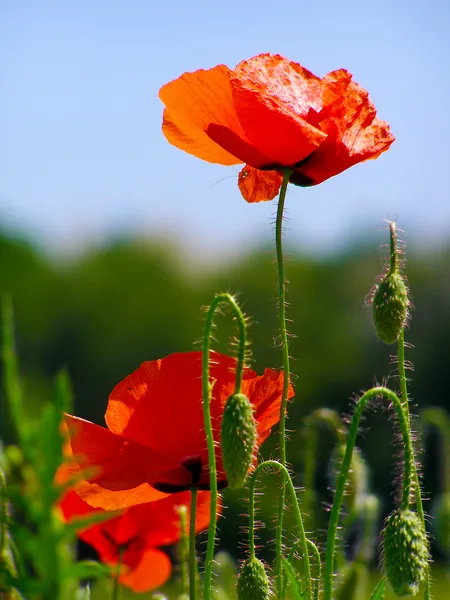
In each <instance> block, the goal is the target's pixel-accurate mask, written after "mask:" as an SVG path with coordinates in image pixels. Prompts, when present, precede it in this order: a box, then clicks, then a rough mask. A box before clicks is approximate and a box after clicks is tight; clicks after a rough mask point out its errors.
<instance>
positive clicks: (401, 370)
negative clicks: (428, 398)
mask: <svg viewBox="0 0 450 600" xmlns="http://www.w3.org/2000/svg"><path fill="white" fill-rule="evenodd" d="M391 254H392V253H391ZM397 355H398V376H399V379H400V392H401V400H402V406H403V411H404V413H405V418H406V422H407V425H408V430H409V438H410V439H411V419H410V414H409V399H408V383H407V380H406V369H405V330H404V329H402V330H401V331H400V334H399V336H398V342H397ZM405 468H406V465H405ZM412 479H413V487H414V495H415V500H416V509H417V512H418V514H419V517H420V520H421V521H422V525H423V527H424V529H426V521H425V513H424V511H423V504H422V494H421V492H420V481H419V474H418V473H417V465H416V461H415V460H414V457H413V461H412ZM403 491H404V492H405V490H403ZM424 598H425V600H430V598H431V584H430V565H429V564H428V566H427V573H426V578H425V593H424Z"/></svg>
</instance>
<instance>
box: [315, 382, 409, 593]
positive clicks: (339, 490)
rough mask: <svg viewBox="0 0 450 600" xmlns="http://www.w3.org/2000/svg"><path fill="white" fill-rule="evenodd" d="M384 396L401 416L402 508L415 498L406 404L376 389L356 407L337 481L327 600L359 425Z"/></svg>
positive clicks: (326, 575) (327, 554) (330, 529)
mask: <svg viewBox="0 0 450 600" xmlns="http://www.w3.org/2000/svg"><path fill="white" fill-rule="evenodd" d="M377 396H381V397H384V398H385V399H387V400H388V401H389V402H390V403H391V404H392V405H393V407H394V410H395V412H396V415H397V419H398V423H399V426H400V431H401V435H402V441H403V457H404V458H403V461H404V471H403V486H402V490H403V492H402V501H401V507H402V508H407V507H408V506H409V498H410V495H411V477H412V472H413V468H414V454H413V447H412V440H411V432H410V429H409V422H408V420H407V417H406V415H405V412H404V410H403V405H402V402H401V400H400V399H399V398H398V396H397V395H396V394H395V393H394V392H393V391H391V390H389V389H388V388H385V387H375V388H372V389H371V390H369V391H367V392H366V393H365V394H363V395H362V396H361V398H360V399H359V400H358V404H357V405H356V408H355V412H354V413H353V417H352V420H351V423H350V428H349V432H348V439H347V447H346V450H345V455H344V459H343V461H342V465H341V472H340V474H339V477H338V479H337V482H336V492H335V495H334V502H333V506H332V508H331V512H330V522H329V525H328V535H327V545H326V552H325V572H324V586H323V600H332V593H333V575H334V557H335V550H336V538H337V532H338V526H339V517H340V513H341V508H342V500H343V498H344V493H345V484H346V481H347V476H348V472H349V469H350V465H351V461H352V455H353V450H354V447H355V443H356V436H357V434H358V428H359V423H360V420H361V416H362V413H363V412H364V409H365V408H366V406H367V403H368V402H369V401H370V400H372V399H373V398H375V397H377Z"/></svg>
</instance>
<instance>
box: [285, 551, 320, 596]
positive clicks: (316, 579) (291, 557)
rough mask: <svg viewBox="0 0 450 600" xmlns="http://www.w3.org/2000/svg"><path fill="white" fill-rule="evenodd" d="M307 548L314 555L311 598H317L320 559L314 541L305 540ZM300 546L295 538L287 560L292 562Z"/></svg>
mask: <svg viewBox="0 0 450 600" xmlns="http://www.w3.org/2000/svg"><path fill="white" fill-rule="evenodd" d="M306 543H307V545H308V548H309V549H310V551H311V555H312V556H313V557H314V561H315V564H316V574H315V577H314V585H313V600H319V584H320V580H321V579H322V559H321V558H320V552H319V549H318V548H317V546H316V545H315V543H314V542H313V541H311V540H309V539H307V540H306ZM299 546H300V540H297V541H296V542H294V543H293V544H292V548H291V550H290V552H289V554H288V557H287V560H288V561H289V562H290V563H291V564H292V561H293V560H294V556H295V553H296V552H297V549H298V547H299Z"/></svg>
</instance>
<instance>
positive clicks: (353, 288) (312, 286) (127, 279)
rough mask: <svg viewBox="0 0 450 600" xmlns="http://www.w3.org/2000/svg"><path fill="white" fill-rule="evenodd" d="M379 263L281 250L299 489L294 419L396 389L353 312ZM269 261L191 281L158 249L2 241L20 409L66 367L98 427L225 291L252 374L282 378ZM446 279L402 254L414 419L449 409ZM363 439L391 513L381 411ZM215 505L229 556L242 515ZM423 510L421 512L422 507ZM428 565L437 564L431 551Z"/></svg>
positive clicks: (364, 315) (191, 341)
mask: <svg viewBox="0 0 450 600" xmlns="http://www.w3.org/2000/svg"><path fill="white" fill-rule="evenodd" d="M386 237H387V232H386ZM386 253H387V249H380V248H379V246H378V244H377V242H375V240H366V241H365V243H361V244H359V245H356V246H353V247H351V248H348V249H347V250H346V251H345V252H342V253H340V254H338V255H333V256H328V257H321V258H320V259H313V258H311V257H308V258H306V257H304V256H301V255H299V254H298V253H296V252H294V251H291V252H289V250H288V252H287V254H288V258H287V261H286V271H287V278H288V280H289V289H288V300H289V302H290V303H291V307H290V308H289V309H288V316H289V318H290V319H292V323H291V324H290V331H291V333H292V334H293V335H292V338H291V355H292V357H293V361H292V369H293V372H294V374H295V380H294V382H295V389H296V398H295V399H294V401H293V402H292V403H291V405H290V409H289V420H288V427H289V429H290V430H291V433H290V440H289V447H288V453H289V459H290V462H291V464H292V467H293V470H294V473H295V477H296V483H297V484H298V485H301V484H302V471H303V466H302V462H303V458H304V434H303V432H302V423H303V420H304V418H305V416H307V415H308V414H309V413H310V412H311V411H312V410H314V409H315V408H318V407H328V408H334V409H336V410H337V411H339V413H343V414H347V415H348V414H349V413H350V411H351V406H352V402H351V398H352V397H353V396H354V394H355V393H356V394H358V393H359V392H360V391H361V390H363V389H367V388H369V387H371V386H372V385H373V384H374V383H376V382H382V381H383V378H385V377H386V378H387V380H388V385H391V386H393V388H394V389H396V388H397V382H396V380H395V365H394V364H393V362H392V359H391V357H390V355H392V354H394V352H395V346H392V347H388V346H385V345H383V344H382V343H380V342H379V341H378V340H377V339H376V336H375V334H374V331H373V326H372V323H371V318H370V309H369V308H367V307H366V306H365V299H366V297H367V295H368V293H369V291H370V289H371V287H372V285H373V284H374V282H375V281H376V277H377V275H379V274H380V273H381V272H382V270H383V264H384V260H385V259H386ZM274 258H275V256H274V250H273V248H272V247H270V246H268V247H259V248H255V249H254V250H253V251H251V252H247V253H243V254H242V255H241V256H239V258H234V259H229V260H228V262H221V263H220V264H217V265H211V264H209V265H208V266H203V267H199V266H197V268H196V269H194V268H193V267H192V264H191V263H188V262H186V261H185V258H184V257H183V254H182V253H181V252H180V251H177V250H175V249H174V248H172V247H170V246H168V245H164V244H162V243H161V242H157V243H156V242H155V243H152V241H151V240H148V239H147V240H144V239H131V238H130V239H118V240H116V241H111V242H110V243H109V244H108V245H105V246H104V247H101V248H95V249H94V248H91V249H87V250H86V251H85V252H84V253H83V254H82V255H78V256H77V257H66V258H63V259H61V258H58V257H56V256H54V255H53V256H49V255H47V254H46V253H45V252H43V251H42V250H41V249H40V248H39V247H36V246H33V245H32V244H31V243H29V242H27V241H26V240H25V239H20V238H18V237H16V236H14V235H10V234H9V233H3V234H2V235H1V236H0V269H1V271H0V291H1V292H2V293H4V292H10V293H11V294H12V296H13V300H14V305H15V313H16V326H17V343H18V350H19V356H20V361H21V369H22V373H23V376H24V382H25V386H26V390H27V396H26V397H27V402H28V407H29V410H30V411H38V408H39V407H38V402H39V401H38V400H36V399H37V398H38V399H39V398H44V397H45V396H46V395H47V392H48V390H49V389H50V386H51V380H52V377H53V375H54V373H55V372H56V371H57V370H58V369H59V368H61V367H66V368H67V369H68V371H69V373H70V376H71V378H72V381H73V387H74V391H75V412H76V414H77V415H79V416H82V417H85V418H87V419H90V420H93V421H95V422H97V423H100V424H103V423H104V421H103V414H104V411H105V406H106V402H107V399H108V395H109V393H110V391H111V390H112V388H113V387H114V385H115V384H117V383H118V382H119V381H120V380H121V379H123V378H124V377H125V376H126V375H127V374H129V373H130V372H131V371H133V370H134V369H136V368H137V367H138V365H139V364H140V363H141V362H142V361H144V360H151V359H155V358H158V357H163V356H166V355H168V354H170V353H171V352H175V351H187V350H191V349H192V348H193V347H194V345H195V344H196V343H197V342H198V340H200V338H201V335H202V329H203V317H202V315H203V313H202V310H201V307H202V306H204V305H207V304H208V303H209V302H210V301H211V299H212V298H213V295H214V293H215V292H218V291H223V290H228V291H231V292H233V293H237V295H238V298H239V299H240V301H241V302H242V304H243V306H244V310H245V312H246V313H247V315H248V316H249V317H251V326H250V328H249V337H250V340H251V342H252V351H253V359H254V360H253V367H254V368H255V369H256V370H257V371H258V372H261V371H262V370H263V369H264V368H265V367H274V368H278V367H280V364H281V358H280V351H279V348H278V347H277V344H276V338H277V321H276V318H277V310H276V271H275V264H274ZM449 270H450V247H448V248H447V249H446V250H445V249H444V250H440V251H439V252H437V251H436V250H435V251H433V252H430V253H428V254H427V253H424V252H423V251H422V252H420V253H419V252H416V251H415V249H414V248H411V247H410V248H408V262H407V266H406V273H407V276H408V279H409V282H410V287H411V292H412V300H413V303H414V309H413V311H412V320H411V325H410V329H409V330H408V331H407V335H406V339H407V341H408V342H409V343H410V344H412V345H413V347H412V348H411V349H409V350H407V358H408V359H409V360H411V361H412V363H413V364H414V371H413V372H410V376H411V383H410V393H411V396H412V399H413V403H414V405H413V413H414V414H418V412H419V411H420V409H421V408H423V407H425V406H429V405H438V406H442V407H445V408H447V409H449V408H450V406H449V396H448V386H447V369H448V368H449V366H450V361H449V356H448V340H449V339H450V311H449V310H448V309H449V306H450V286H449V278H448V272H449ZM231 334H232V327H231V326H230V324H229V322H228V320H227V319H221V322H220V323H219V327H218V331H217V338H218V342H217V344H216V349H220V350H225V351H226V349H227V347H229V339H230V335H231ZM2 402H3V399H2ZM0 408H1V416H2V418H1V423H0V434H1V437H2V438H3V439H4V440H5V441H7V442H8V441H12V432H11V430H10V427H9V420H8V416H7V411H6V407H5V406H4V405H3V404H2V405H1V407H0ZM363 427H364V430H363V432H362V435H361V436H360V438H359V445H360V447H361V449H362V451H363V455H364V457H365V458H366V460H367V462H368V464H369V465H370V467H371V483H372V489H373V491H374V492H375V493H376V494H378V495H379V496H380V497H381V499H382V511H383V514H384V515H385V514H387V512H388V511H389V510H390V509H391V508H392V503H393V496H394V493H395V486H394V484H393V479H394V477H395V461H396V456H397V454H398V449H397V448H396V447H395V445H394V444H393V441H392V440H393V435H392V431H393V428H392V423H390V421H389V415H388V414H386V411H384V412H383V411H382V412H378V413H373V414H372V413H369V416H368V417H367V418H366V419H365V421H364V423H363ZM438 441H439V440H438V437H437V436H436V435H435V432H433V431H431V432H430V435H429V436H427V444H426V447H427V451H426V453H425V455H424V465H425V468H424V490H425V497H426V498H429V497H433V496H435V495H436V494H437V493H439V492H440V491H442V490H441V476H440V470H439V468H440V459H439V453H440V447H439V443H438ZM275 442H276V440H275V436H272V438H271V439H270V440H269V441H268V442H267V443H266V444H265V447H264V454H265V456H270V455H271V453H272V451H273V449H274V448H275ZM333 443H334V439H333V436H332V434H331V433H329V432H327V430H326V428H325V429H324V430H323V432H322V431H321V435H320V446H319V449H320V453H319V456H318V468H317V482H316V483H317V490H318V494H319V502H322V503H323V505H324V507H325V506H326V504H327V503H329V502H330V500H331V495H330V492H329V490H328V489H327V485H328V481H327V479H326V477H325V475H324V473H325V472H326V470H327V462H328V459H329V455H330V452H331V450H332V445H333ZM273 502H275V498H271V497H270V494H269V495H268V496H267V498H266V499H265V500H264V507H263V509H264V510H263V515H268V514H269V512H270V504H272V503H273ZM225 503H226V505H227V506H228V509H227V518H228V521H227V526H226V527H223V526H222V527H221V539H220V544H219V545H220V547H222V548H226V549H229V550H231V551H232V552H234V553H236V548H237V541H238V537H239V535H240V533H239V525H242V524H245V521H244V520H243V519H242V518H241V517H240V514H241V513H242V512H245V507H244V508H243V505H242V504H241V502H240V500H239V497H238V496H237V495H236V494H234V493H230V492H228V493H226V494H225ZM266 505H267V506H266ZM425 505H426V508H427V507H428V508H429V503H427V502H425ZM324 514H325V512H324ZM321 526H324V522H323V523H322V524H321ZM318 537H319V538H320V535H318ZM272 538H273V531H270V530H269V531H268V532H266V533H264V532H262V533H261V540H262V542H261V543H262V544H263V545H264V546H266V545H267V547H268V548H269V549H270V540H271V539H272ZM435 555H436V557H437V558H439V553H438V552H436V553H435Z"/></svg>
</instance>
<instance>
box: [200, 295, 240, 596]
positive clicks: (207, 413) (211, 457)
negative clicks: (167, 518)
mask: <svg viewBox="0 0 450 600" xmlns="http://www.w3.org/2000/svg"><path fill="white" fill-rule="evenodd" d="M221 304H227V305H228V306H230V307H231V309H232V310H233V312H234V315H235V317H236V318H237V321H238V326H239V351H238V357H237V364H236V383H235V393H240V391H241V387H242V376H243V373H244V360H245V345H246V325H245V318H244V315H243V314H242V311H241V309H240V308H239V306H238V304H237V302H236V300H235V299H234V298H233V296H231V295H230V294H227V293H223V294H218V295H217V296H216V297H215V298H214V300H213V301H212V303H211V306H210V307H209V310H208V313H207V315H206V325H205V333H204V337H203V356H202V403H203V423H204V427H205V435H206V443H207V448H208V468H209V482H210V489H211V500H210V520H209V529H208V543H207V547H206V558H205V576H204V590H203V597H204V600H210V599H211V596H212V572H213V561H214V546H215V543H216V520H217V469H216V454H215V442H214V433H213V428H212V423H211V407H210V403H211V392H212V388H213V386H214V382H210V381H209V353H210V350H211V331H212V326H213V322H214V316H215V312H216V310H217V308H218V307H219V305H221ZM192 600H193V599H192Z"/></svg>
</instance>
